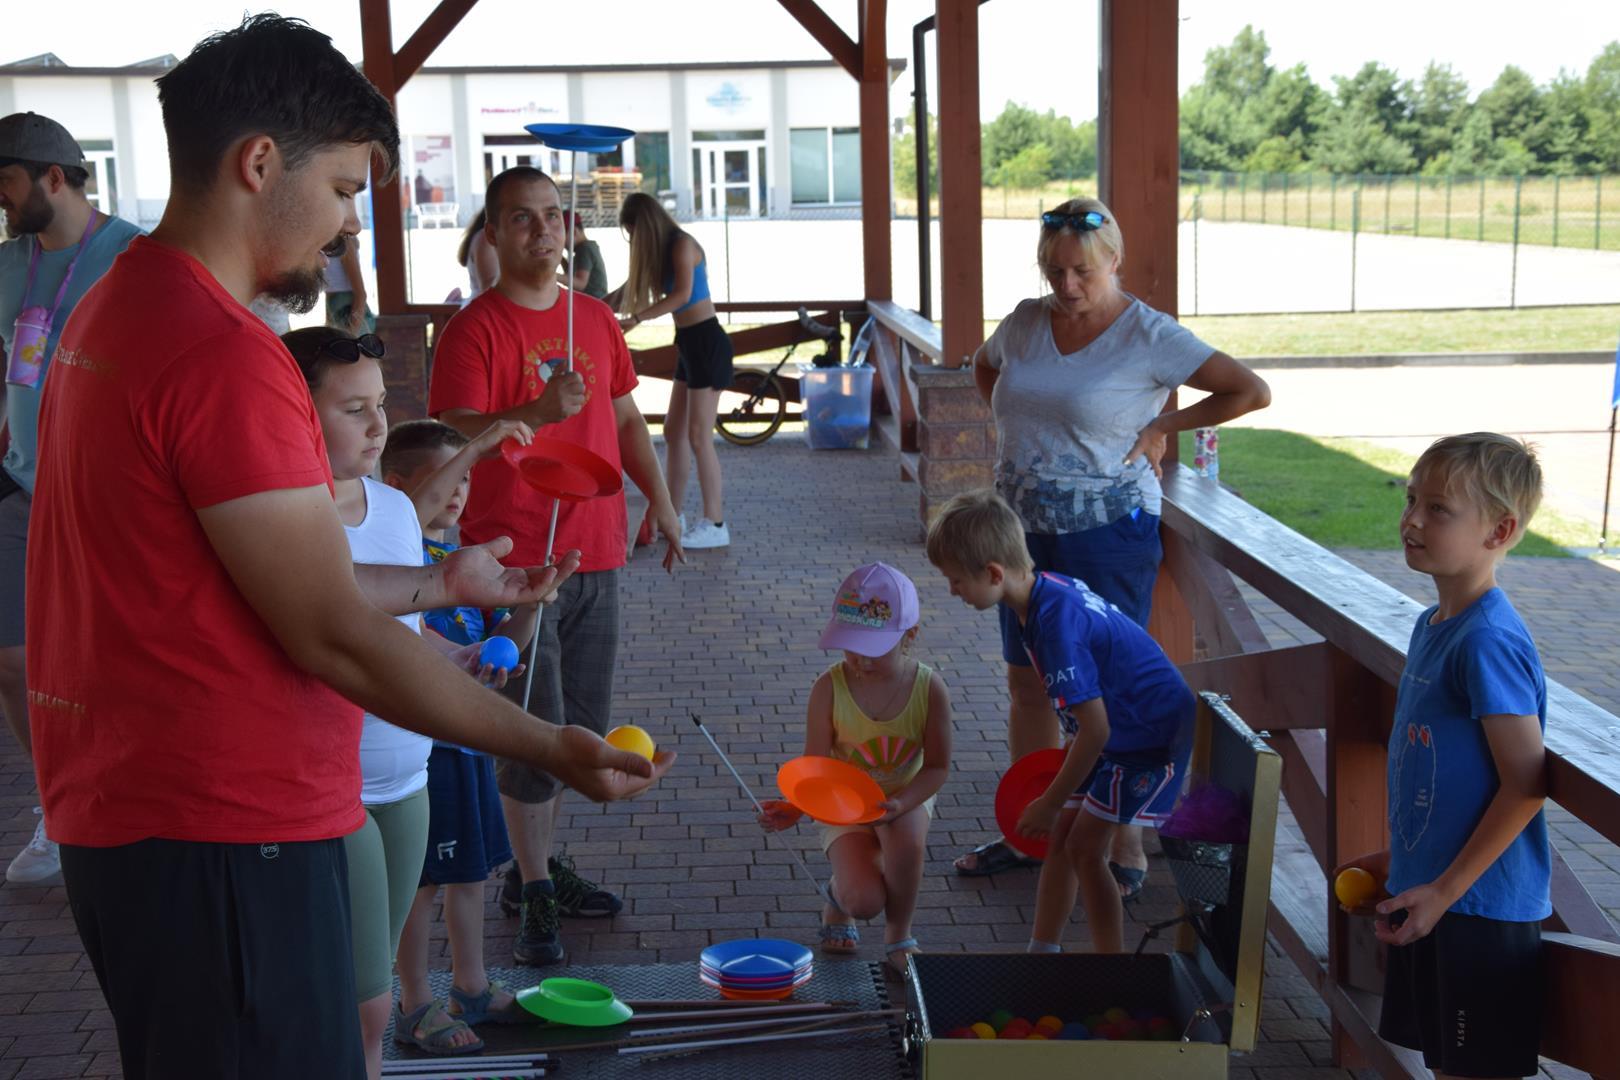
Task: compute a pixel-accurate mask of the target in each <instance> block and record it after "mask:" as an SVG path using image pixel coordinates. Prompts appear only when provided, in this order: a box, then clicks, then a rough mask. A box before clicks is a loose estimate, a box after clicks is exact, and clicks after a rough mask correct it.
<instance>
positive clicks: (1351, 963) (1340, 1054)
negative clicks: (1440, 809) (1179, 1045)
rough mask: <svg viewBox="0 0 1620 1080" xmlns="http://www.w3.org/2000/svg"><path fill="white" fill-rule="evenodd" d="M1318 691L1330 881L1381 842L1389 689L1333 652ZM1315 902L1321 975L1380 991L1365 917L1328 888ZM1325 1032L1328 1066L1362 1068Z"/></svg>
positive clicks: (1336, 1031) (1347, 1047) (1345, 1044)
mask: <svg viewBox="0 0 1620 1080" xmlns="http://www.w3.org/2000/svg"><path fill="white" fill-rule="evenodd" d="M1326 691H1327V692H1326V693H1325V694H1324V697H1325V698H1326V700H1327V702H1328V707H1329V710H1330V711H1329V713H1328V725H1327V766H1328V768H1327V830H1326V839H1327V842H1328V850H1327V851H1326V852H1325V853H1324V854H1325V855H1326V856H1327V857H1326V858H1325V859H1323V860H1322V865H1323V867H1324V869H1325V870H1326V871H1327V873H1328V875H1329V879H1330V880H1331V877H1332V873H1333V868H1334V867H1336V866H1338V865H1340V864H1341V863H1343V862H1344V861H1345V860H1347V859H1352V858H1354V857H1356V856H1357V855H1364V854H1366V853H1367V852H1370V851H1378V850H1380V849H1382V848H1386V847H1388V846H1389V826H1388V810H1387V802H1386V785H1385V781H1384V774H1385V761H1386V756H1387V755H1386V747H1387V746H1388V734H1389V725H1390V717H1391V716H1392V715H1393V713H1394V699H1395V690H1394V687H1391V686H1389V685H1388V684H1387V683H1385V682H1383V681H1382V680H1380V679H1379V678H1378V677H1377V676H1376V675H1374V674H1373V673H1372V672H1371V671H1369V670H1368V669H1366V668H1364V667H1362V666H1361V665H1360V664H1359V663H1357V662H1356V661H1355V660H1354V659H1353V658H1352V657H1350V656H1349V655H1348V654H1347V653H1344V652H1342V651H1340V650H1338V649H1334V650H1333V653H1332V655H1331V657H1330V659H1329V662H1328V680H1327V687H1326ZM1322 903H1323V904H1325V905H1327V909H1328V980H1329V981H1330V982H1332V983H1335V984H1337V985H1340V986H1346V987H1352V988H1358V989H1362V990H1375V991H1381V990H1382V989H1383V981H1382V978H1381V975H1380V972H1379V967H1380V965H1381V962H1382V957H1381V955H1380V953H1379V950H1378V943H1377V939H1376V938H1374V937H1373V935H1372V929H1371V927H1370V926H1369V925H1368V920H1366V919H1352V918H1351V916H1349V915H1346V914H1345V913H1344V912H1342V911H1340V910H1339V905H1338V903H1337V902H1336V901H1335V900H1334V898H1333V895H1332V890H1331V889H1329V890H1327V892H1326V894H1325V895H1324V896H1323V897H1322ZM1332 1031H1333V1062H1334V1064H1335V1065H1338V1066H1340V1067H1342V1068H1360V1067H1364V1066H1365V1065H1366V1064H1367V1059H1366V1057H1365V1056H1364V1055H1363V1054H1362V1052H1361V1050H1360V1049H1359V1048H1358V1047H1357V1046H1356V1042H1355V1040H1354V1039H1353V1038H1352V1036H1351V1034H1350V1033H1349V1032H1348V1031H1347V1030H1346V1029H1345V1028H1344V1027H1343V1026H1342V1025H1341V1024H1339V1023H1338V1022H1337V1021H1335V1022H1334V1024H1333V1025H1332Z"/></svg>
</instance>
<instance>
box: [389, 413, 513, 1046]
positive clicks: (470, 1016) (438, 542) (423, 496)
mask: <svg viewBox="0 0 1620 1080" xmlns="http://www.w3.org/2000/svg"><path fill="white" fill-rule="evenodd" d="M533 437H534V433H533V431H532V430H531V429H530V428H529V427H528V425H526V424H523V423H521V422H520V421H516V420H501V421H498V422H496V423H494V424H492V425H490V427H489V428H488V429H487V430H485V431H484V432H483V433H481V434H480V435H479V436H478V437H477V438H476V439H472V440H468V438H467V437H466V436H465V435H463V434H461V432H459V431H457V430H456V429H455V428H452V427H450V426H448V425H446V424H441V423H439V422H438V421H437V420H407V421H405V422H404V423H401V424H396V425H395V426H394V427H393V429H392V430H390V431H389V433H388V442H387V445H386V446H385V447H384V449H383V453H382V461H381V466H382V474H383V480H384V482H386V483H387V484H388V485H389V486H390V487H395V488H398V489H400V490H401V491H404V492H405V493H406V494H408V495H409V496H410V497H411V502H412V503H413V504H414V505H415V507H416V512H417V516H418V518H419V519H420V521H421V524H422V558H423V561H424V562H426V563H429V564H431V563H435V562H440V561H442V560H443V559H444V558H445V557H446V556H447V555H449V554H450V553H451V552H452V551H454V550H455V549H456V545H455V544H454V543H451V542H449V541H447V540H446V539H445V533H446V532H447V531H448V530H450V529H452V528H454V527H455V525H456V522H457V521H458V520H459V519H460V517H461V511H462V508H463V507H464V506H466V504H467V493H468V488H469V480H468V472H469V471H470V470H471V469H472V467H473V465H474V464H476V463H477V462H478V461H480V460H482V459H484V458H487V457H491V456H494V455H495V454H498V453H499V452H500V446H501V444H502V443H503V442H504V441H506V440H507V439H517V440H518V441H519V442H524V443H527V442H528V441H529V440H530V439H532V438H533ZM537 612H538V609H537V608H536V607H535V606H534V605H532V604H531V605H526V606H524V607H522V608H518V609H516V610H514V611H512V612H511V613H509V614H508V613H505V612H487V613H486V612H484V611H481V610H479V609H478V608H469V607H458V608H441V609H438V610H435V611H429V612H426V613H425V614H424V619H425V620H426V622H427V625H428V628H429V629H431V630H433V631H435V632H436V633H438V634H440V635H442V636H443V637H445V638H446V639H448V640H450V641H452V642H454V643H455V644H457V645H472V644H477V643H479V642H483V641H487V640H488V639H489V638H491V637H494V636H495V635H497V634H498V635H500V636H502V637H506V638H509V639H511V641H512V642H513V644H515V645H516V646H518V648H519V649H520V650H521V649H522V647H523V646H525V645H526V644H528V642H529V640H530V638H532V637H533V636H534V629H535V621H536V618H537ZM511 858H512V848H511V844H510V843H509V841H508V839H507V835H506V824H505V822H504V820H503V819H502V816H501V803H500V796H499V794H498V793H497V791H496V787H495V763H494V759H493V758H491V757H489V756H488V755H487V754H478V753H474V752H473V751H470V750H465V749H463V748H461V747H457V746H452V745H450V744H448V743H439V742H435V743H434V744H433V751H432V754H431V755H430V756H429V758H428V842H427V858H426V865H425V866H424V867H423V869H422V877H421V886H420V888H418V889H417V892H416V897H415V899H414V901H413V903H412V905H411V910H410V914H409V916H408V918H407V919H406V920H405V927H404V932H403V933H402V934H401V937H400V943H399V953H398V962H397V968H398V971H399V981H400V1000H399V1014H400V1015H399V1018H398V1019H397V1020H396V1023H395V1035H394V1037H395V1039H396V1041H399V1042H412V1043H415V1044H416V1046H417V1047H418V1049H421V1050H425V1051H427V1052H429V1053H437V1054H454V1053H473V1052H475V1051H476V1050H477V1049H478V1048H479V1047H480V1046H482V1045H483V1044H482V1043H481V1042H478V1041H477V1040H476V1036H473V1035H472V1034H471V1033H470V1032H468V1031H467V1025H476V1024H483V1023H498V1024H499V1023H508V1024H510V1023H522V1022H524V1021H526V1020H527V1019H528V1014H527V1013H526V1012H525V1011H524V1010H523V1008H522V1007H521V1006H519V1005H518V1004H517V1000H516V999H515V998H514V997H513V995H512V993H511V991H510V990H508V989H507V988H506V987H504V986H502V985H501V984H500V983H498V982H495V981H493V980H492V979H490V978H489V974H488V972H487V971H486V970H485V968H484V883H485V882H486V881H487V880H488V879H489V876H490V873H491V871H493V870H494V868H495V867H496V866H499V865H500V864H502V863H505V862H507V861H509V860H510V859H511ZM440 886H443V887H444V922H445V929H446V932H447V935H448V937H449V940H450V963H451V981H450V995H449V998H450V1000H449V1007H448V1009H445V1010H443V1011H442V1012H441V1011H440V1005H439V1003H438V1002H437V1001H436V1000H435V999H434V997H433V991H432V987H431V986H430V985H429V983H428V949H429V930H430V925H429V924H430V923H431V922H432V911H433V897H434V894H435V893H436V892H438V889H439V887H440Z"/></svg>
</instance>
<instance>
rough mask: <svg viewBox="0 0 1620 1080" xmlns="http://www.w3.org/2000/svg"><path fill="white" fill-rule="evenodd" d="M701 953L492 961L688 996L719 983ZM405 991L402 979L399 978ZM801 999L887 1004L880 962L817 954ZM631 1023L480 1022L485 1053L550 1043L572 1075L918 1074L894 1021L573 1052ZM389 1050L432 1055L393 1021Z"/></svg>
mask: <svg viewBox="0 0 1620 1080" xmlns="http://www.w3.org/2000/svg"><path fill="white" fill-rule="evenodd" d="M697 969H698V966H697V964H696V962H693V963H687V964H635V965H613V966H607V965H602V966H577V967H575V966H569V967H564V968H557V969H555V970H550V969H547V970H537V969H535V968H516V969H513V968H505V969H497V968H491V969H490V972H489V974H490V978H492V979H495V980H496V981H497V982H499V983H501V984H502V985H504V986H507V987H511V988H514V989H515V988H517V987H522V986H532V985H534V984H535V983H537V982H539V981H540V980H541V979H543V978H549V977H550V976H552V975H560V976H566V977H568V978H571V979H589V980H591V981H593V982H599V983H603V984H604V985H606V986H610V987H612V988H613V991H614V993H616V994H618V995H619V997H621V998H623V999H625V1000H627V1001H634V1000H638V999H644V1000H649V1001H650V1000H657V999H666V1000H667V999H673V1000H685V999H688V998H713V999H715V1000H718V999H719V997H720V995H719V993H718V992H717V991H715V990H712V989H710V988H709V987H707V986H704V985H703V984H702V983H701V982H699V981H698V970H697ZM429 981H430V982H431V983H432V986H433V993H434V994H435V995H436V996H437V997H438V998H439V999H440V1000H441V1001H442V1000H444V999H445V998H446V997H447V996H448V994H449V992H450V973H449V972H448V971H434V972H432V973H430V975H429ZM394 992H395V994H396V995H397V994H398V992H399V988H398V986H397V985H396V986H395V988H394ZM792 1000H795V1001H852V1002H855V1003H856V1006H857V1007H858V1008H861V1009H882V1008H888V1007H889V996H888V992H887V990H886V988H885V986H884V983H883V974H882V970H881V967H880V966H879V965H877V964H869V963H862V962H860V961H858V960H840V959H823V958H822V957H817V958H816V973H815V975H814V977H812V978H811V980H810V982H809V983H808V984H806V985H805V986H803V987H802V988H800V989H799V991H798V992H797V993H796V994H795V995H794V996H793V999H792ZM625 1030H626V1029H625V1028H622V1027H615V1028H558V1029H549V1028H547V1027H544V1026H541V1025H538V1024H537V1025H536V1026H535V1027H527V1026H513V1027H501V1026H497V1025H493V1024H485V1025H483V1026H482V1027H480V1028H479V1029H478V1034H479V1035H480V1036H481V1037H482V1038H483V1039H484V1044H485V1045H484V1053H486V1054H501V1053H511V1052H518V1051H529V1050H543V1051H544V1052H546V1053H550V1054H554V1055H556V1056H557V1057H558V1059H559V1060H560V1061H561V1062H562V1070H561V1073H560V1075H562V1076H565V1077H568V1078H570V1080H586V1078H589V1080H619V1078H625V1080H642V1078H648V1080H650V1078H657V1080H760V1078H761V1077H775V1076H810V1075H813V1074H815V1073H819V1074H821V1075H824V1076H858V1077H860V1078H861V1080H913V1078H914V1077H915V1075H916V1074H915V1072H914V1071H913V1070H912V1067H911V1066H910V1064H909V1063H907V1062H906V1061H905V1059H904V1057H903V1056H902V1054H901V1048H900V1035H901V1030H902V1028H901V1025H900V1024H899V1023H898V1022H896V1023H894V1024H893V1025H891V1027H890V1030H889V1031H887V1032H871V1033H868V1034H864V1035H846V1036H843V1037H839V1036H836V1035H835V1036H830V1037H828V1038H826V1039H817V1040H813V1041H803V1042H789V1043H780V1044H770V1043H766V1044H764V1045H761V1046H758V1047H753V1048H742V1047H739V1048H737V1049H734V1050H713V1051H706V1052H702V1053H696V1054H691V1055H688V1056H685V1057H673V1058H662V1059H659V1060H657V1061H645V1062H644V1061H640V1060H638V1059H637V1058H635V1057H625V1058H621V1057H619V1056H617V1055H616V1054H615V1053H614V1052H613V1051H611V1050H580V1051H574V1052H570V1051H569V1050H568V1049H567V1047H568V1044H569V1043H570V1042H572V1043H581V1042H587V1041H595V1040H597V1039H611V1038H614V1037H616V1036H617V1035H619V1034H621V1033H623V1032H624V1031H625ZM383 1057H384V1058H387V1059H398V1058H411V1059H412V1060H428V1059H427V1057H426V1055H422V1054H418V1053H417V1052H416V1051H415V1049H414V1048H407V1047H402V1046H399V1045H398V1044H397V1043H395V1042H394V1029H393V1025H392V1023H390V1024H389V1027H388V1031H387V1032H385V1033H384V1035H383Z"/></svg>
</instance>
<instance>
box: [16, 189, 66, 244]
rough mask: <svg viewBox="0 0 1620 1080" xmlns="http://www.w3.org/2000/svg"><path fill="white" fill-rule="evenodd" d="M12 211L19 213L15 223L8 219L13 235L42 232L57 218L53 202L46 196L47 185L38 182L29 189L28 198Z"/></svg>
mask: <svg viewBox="0 0 1620 1080" xmlns="http://www.w3.org/2000/svg"><path fill="white" fill-rule="evenodd" d="M12 212H13V213H15V214H16V215H17V220H16V222H15V223H12V222H11V221H9V220H8V221H7V222H6V227H7V230H8V231H9V232H10V233H11V235H13V236H27V235H29V234H30V233H42V232H44V231H45V230H46V229H48V228H50V227H51V222H53V221H55V220H56V211H55V210H53V209H51V202H50V200H49V199H47V198H46V197H45V185H43V184H41V183H38V182H35V184H34V186H33V187H32V188H30V189H29V191H28V198H27V199H26V200H24V201H23V204H22V205H21V206H19V207H17V208H16V209H15V210H13V211H12Z"/></svg>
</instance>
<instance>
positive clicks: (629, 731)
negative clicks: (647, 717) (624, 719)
mask: <svg viewBox="0 0 1620 1080" xmlns="http://www.w3.org/2000/svg"><path fill="white" fill-rule="evenodd" d="M603 738H604V739H606V740H607V744H608V745H609V746H612V747H615V748H617V749H619V750H628V751H629V752H630V753H632V754H640V755H641V756H642V757H644V758H646V759H647V760H648V761H651V760H652V756H653V752H654V747H653V741H652V736H651V735H648V734H647V733H646V732H645V731H643V730H641V729H640V728H638V727H636V725H634V724H620V725H619V726H618V727H616V728H614V729H613V730H612V731H610V732H608V733H607V734H606V735H605V736H603Z"/></svg>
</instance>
